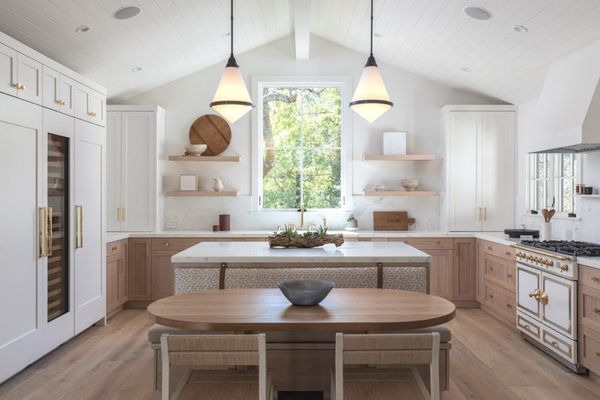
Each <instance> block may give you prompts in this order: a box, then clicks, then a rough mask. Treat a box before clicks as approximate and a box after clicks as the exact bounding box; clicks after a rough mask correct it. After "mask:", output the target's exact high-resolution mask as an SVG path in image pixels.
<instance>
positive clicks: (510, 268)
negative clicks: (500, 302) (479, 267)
mask: <svg viewBox="0 0 600 400" xmlns="http://www.w3.org/2000/svg"><path fill="white" fill-rule="evenodd" d="M484 260H485V264H484V273H485V278H486V279H488V280H491V281H492V282H494V283H496V284H498V285H500V286H502V287H504V288H505V289H508V290H511V291H513V292H514V291H515V290H516V286H517V282H516V279H515V275H516V271H515V270H516V265H515V263H513V262H510V261H507V260H505V259H502V258H500V257H496V256H492V255H489V254H485V255H484Z"/></svg>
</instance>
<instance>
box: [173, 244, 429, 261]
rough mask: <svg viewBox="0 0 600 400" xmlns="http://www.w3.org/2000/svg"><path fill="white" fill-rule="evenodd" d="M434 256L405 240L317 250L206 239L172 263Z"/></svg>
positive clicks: (351, 259) (426, 259) (342, 259)
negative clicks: (208, 240) (280, 247)
mask: <svg viewBox="0 0 600 400" xmlns="http://www.w3.org/2000/svg"><path fill="white" fill-rule="evenodd" d="M430 260H431V256H429V255H428V254H426V253H424V252H422V251H420V250H417V249H415V248H414V247H411V246H409V245H407V244H406V243H402V242H394V243H389V242H388V243H379V242H346V243H344V244H343V245H341V246H340V247H335V245H333V244H328V245H325V246H323V247H317V248H314V249H271V248H269V244H268V243H266V242H254V243H248V242H205V243H199V244H197V245H195V246H192V247H190V248H189V249H187V250H183V251H182V252H180V253H177V254H175V255H174V256H173V257H172V258H171V262H172V263H173V264H179V265H181V264H200V263H221V262H225V263H324V264H326V263H357V262H368V263H378V262H381V263H383V262H386V263H429V262H430Z"/></svg>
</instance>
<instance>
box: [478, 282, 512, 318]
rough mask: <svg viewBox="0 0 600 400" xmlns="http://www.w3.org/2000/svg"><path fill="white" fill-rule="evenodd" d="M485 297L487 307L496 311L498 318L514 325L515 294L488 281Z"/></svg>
mask: <svg viewBox="0 0 600 400" xmlns="http://www.w3.org/2000/svg"><path fill="white" fill-rule="evenodd" d="M485 297H486V305H488V306H489V307H491V308H492V309H493V310H494V311H496V312H497V313H498V316H500V317H502V318H504V319H507V320H509V321H511V322H513V323H514V321H515V315H516V299H515V294H514V292H511V291H510V290H507V289H504V288H502V287H500V286H498V285H495V284H494V283H492V282H489V281H486V283H485Z"/></svg>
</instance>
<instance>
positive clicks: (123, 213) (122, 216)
mask: <svg viewBox="0 0 600 400" xmlns="http://www.w3.org/2000/svg"><path fill="white" fill-rule="evenodd" d="M121 221H125V207H121Z"/></svg>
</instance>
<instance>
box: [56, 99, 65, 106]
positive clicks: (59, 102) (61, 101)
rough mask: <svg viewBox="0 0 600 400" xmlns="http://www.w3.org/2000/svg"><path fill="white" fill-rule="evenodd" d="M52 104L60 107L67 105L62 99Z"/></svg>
mask: <svg viewBox="0 0 600 400" xmlns="http://www.w3.org/2000/svg"><path fill="white" fill-rule="evenodd" d="M54 102H55V103H56V104H58V105H60V106H64V105H65V104H67V102H66V101H64V100H62V99H59V100H54Z"/></svg>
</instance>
